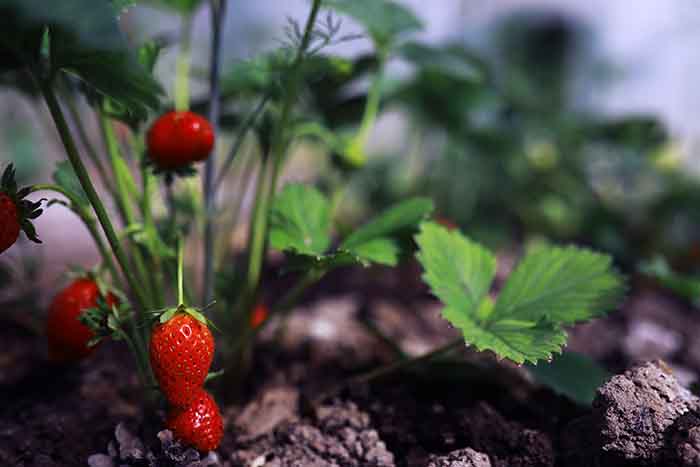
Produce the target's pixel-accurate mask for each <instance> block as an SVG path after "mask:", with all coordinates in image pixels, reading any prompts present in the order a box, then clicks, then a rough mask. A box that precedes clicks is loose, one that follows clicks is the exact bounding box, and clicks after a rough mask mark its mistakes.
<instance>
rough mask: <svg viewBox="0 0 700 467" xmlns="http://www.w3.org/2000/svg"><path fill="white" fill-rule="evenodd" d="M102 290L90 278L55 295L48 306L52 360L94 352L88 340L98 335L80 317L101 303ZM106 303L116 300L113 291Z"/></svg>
mask: <svg viewBox="0 0 700 467" xmlns="http://www.w3.org/2000/svg"><path fill="white" fill-rule="evenodd" d="M100 296H101V295H100V289H99V287H98V286H97V283H96V282H95V281H94V280H92V279H89V278H82V279H78V280H76V281H73V283H71V284H70V285H69V286H68V287H66V288H65V289H63V290H62V291H61V292H59V293H58V295H56V297H55V298H54V299H53V301H52V302H51V306H50V307H49V314H48V318H47V320H46V337H47V341H48V345H49V359H50V360H52V361H56V362H68V361H75V360H80V359H81V358H84V357H86V356H88V355H90V354H91V353H92V351H93V350H94V347H89V346H88V342H89V341H90V339H92V338H93V337H95V334H94V333H93V332H92V330H91V329H90V328H89V327H87V326H86V325H84V324H83V323H81V322H80V316H81V315H82V314H83V312H84V311H85V310H87V309H89V308H94V307H96V306H97V305H98V299H99V298H100ZM105 301H106V303H107V305H109V306H111V305H113V304H115V303H117V299H116V297H115V296H114V295H112V294H111V293H109V294H107V297H106V298H105Z"/></svg>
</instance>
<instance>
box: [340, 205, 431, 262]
mask: <svg viewBox="0 0 700 467" xmlns="http://www.w3.org/2000/svg"><path fill="white" fill-rule="evenodd" d="M432 212H433V202H432V201H431V200H430V199H428V198H413V199H409V200H406V201H402V202H400V203H398V204H396V205H395V206H392V207H390V208H389V209H387V210H386V211H384V212H383V213H381V214H379V215H378V216H377V217H376V218H375V219H373V220H372V221H370V222H368V223H367V224H365V225H363V226H361V227H360V228H358V229H357V230H355V231H354V232H353V233H351V234H350V235H348V236H347V237H346V238H345V239H344V240H343V242H342V243H341V244H340V248H339V249H340V250H344V251H348V252H349V253H352V254H354V255H357V256H358V257H360V258H362V259H363V260H365V261H369V262H374V263H379V264H385V265H388V266H395V265H396V264H397V263H398V260H399V254H400V252H401V248H400V246H399V245H398V239H399V238H400V237H401V235H402V234H405V233H407V232H408V233H409V234H410V233H412V232H414V231H415V228H416V226H417V225H418V224H419V223H420V222H421V221H423V220H425V219H426V218H427V217H428V216H429V215H430V214H432Z"/></svg>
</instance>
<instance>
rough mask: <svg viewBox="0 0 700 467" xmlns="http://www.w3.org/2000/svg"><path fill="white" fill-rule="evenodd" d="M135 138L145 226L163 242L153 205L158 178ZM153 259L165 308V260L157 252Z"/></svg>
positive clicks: (156, 295) (158, 303)
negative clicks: (146, 162)
mask: <svg viewBox="0 0 700 467" xmlns="http://www.w3.org/2000/svg"><path fill="white" fill-rule="evenodd" d="M139 143H140V142H137V141H136V139H135V138H133V137H132V146H133V147H135V148H136V147H138V149H137V150H136V152H137V154H141V160H140V166H141V184H142V197H141V215H142V216H143V225H144V228H145V229H146V230H147V231H148V232H149V235H153V236H155V237H156V239H157V241H158V242H160V243H162V239H161V237H160V232H158V228H157V226H156V222H155V219H154V218H153V206H152V203H151V201H152V199H153V197H154V196H155V193H156V179H155V177H154V176H153V174H152V173H151V170H150V168H149V167H148V166H147V165H146V164H145V161H144V160H143V159H144V152H143V148H142V147H141V146H142V144H139ZM151 259H152V261H153V266H154V269H155V270H154V271H153V287H154V291H153V292H154V298H155V300H156V301H155V304H156V307H157V308H163V306H164V304H165V296H164V292H165V285H164V277H163V261H162V259H161V257H160V255H158V254H155V255H152V256H151Z"/></svg>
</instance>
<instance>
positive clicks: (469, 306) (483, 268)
mask: <svg viewBox="0 0 700 467" xmlns="http://www.w3.org/2000/svg"><path fill="white" fill-rule="evenodd" d="M416 242H417V243H418V247H419V252H418V255H417V258H418V261H420V263H421V264H422V265H423V269H424V271H425V272H424V274H423V280H424V281H425V282H426V283H427V284H428V285H429V286H430V289H431V290H432V292H433V294H435V296H436V297H438V298H439V299H440V300H441V301H442V302H443V303H444V304H445V305H447V306H448V307H451V308H453V309H454V310H455V311H460V312H463V313H465V314H474V315H476V311H477V308H478V307H479V306H480V305H481V303H482V300H483V299H484V297H485V296H486V294H487V293H488V292H489V289H490V287H491V283H492V282H493V277H494V275H495V273H496V258H495V257H494V256H493V255H492V254H491V252H490V251H488V250H487V249H486V248H484V247H482V246H481V245H479V244H478V243H475V242H472V241H471V240H469V239H468V238H467V237H465V236H463V235H462V234H461V233H459V232H458V231H457V230H453V231H450V230H447V229H446V228H445V227H443V226H441V225H439V224H436V223H435V222H424V223H423V224H421V230H420V233H419V234H418V235H417V236H416ZM453 324H454V323H453Z"/></svg>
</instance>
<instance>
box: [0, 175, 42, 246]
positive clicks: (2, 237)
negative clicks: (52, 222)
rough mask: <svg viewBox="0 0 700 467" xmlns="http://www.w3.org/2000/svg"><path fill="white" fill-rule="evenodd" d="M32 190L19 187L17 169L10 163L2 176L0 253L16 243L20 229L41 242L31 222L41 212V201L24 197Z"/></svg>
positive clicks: (31, 238)
mask: <svg viewBox="0 0 700 467" xmlns="http://www.w3.org/2000/svg"><path fill="white" fill-rule="evenodd" d="M30 192H31V189H30V188H23V189H21V190H20V189H18V188H17V182H16V181H15V169H14V167H13V166H12V164H10V165H8V166H7V168H6V169H5V171H4V172H3V174H2V178H0V253H3V252H4V251H5V250H7V249H8V248H10V247H11V246H12V245H14V243H15V242H16V241H17V238H19V233H20V231H24V233H25V234H26V235H27V238H29V239H30V240H32V241H33V242H36V243H41V241H40V240H39V238H38V237H37V236H36V231H35V230H34V226H33V225H32V222H31V221H32V220H33V219H36V218H37V217H39V215H40V214H41V209H40V207H41V201H37V202H34V201H29V200H27V199H24V197H25V196H27V195H28V194H29V193H30Z"/></svg>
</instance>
